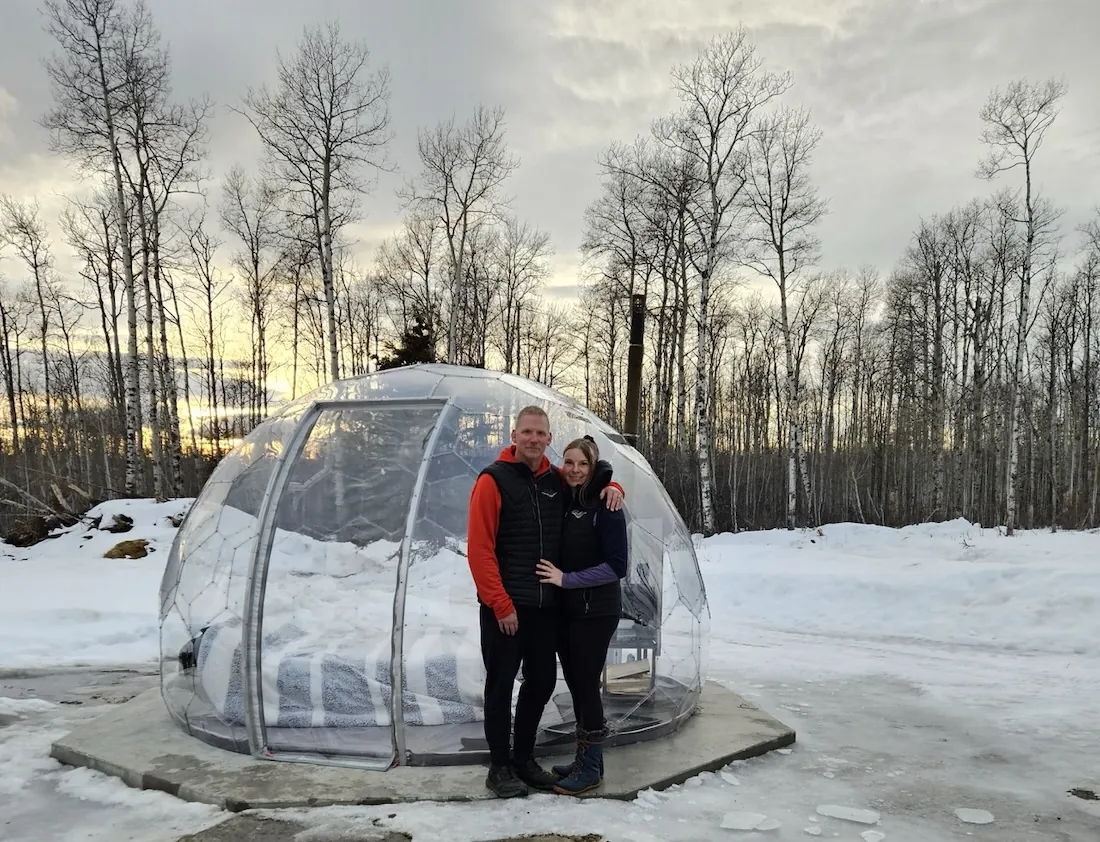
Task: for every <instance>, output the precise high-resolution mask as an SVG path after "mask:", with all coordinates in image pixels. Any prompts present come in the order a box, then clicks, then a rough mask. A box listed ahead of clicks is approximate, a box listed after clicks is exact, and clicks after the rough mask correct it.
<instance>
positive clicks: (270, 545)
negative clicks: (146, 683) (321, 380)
mask: <svg viewBox="0 0 1100 842" xmlns="http://www.w3.org/2000/svg"><path fill="white" fill-rule="evenodd" d="M446 408H447V402H446V401H444V400H430V399H424V400H373V401H324V402H317V403H315V404H313V406H312V407H311V408H310V409H309V411H308V412H307V413H306V414H305V415H304V417H303V419H302V422H301V424H300V425H299V427H298V429H297V430H296V431H295V434H294V436H293V437H292V438H291V440H290V441H288V442H287V445H286V450H285V452H284V453H283V454H282V458H281V460H280V463H279V466H278V469H277V470H276V471H274V472H273V475H272V478H271V482H270V484H269V485H268V488H267V492H266V494H265V498H264V501H263V505H262V507H261V511H260V526H259V540H258V541H257V546H256V553H255V556H254V558H253V564H252V575H251V578H250V582H249V588H248V596H247V599H246V604H245V615H244V623H243V634H244V646H243V651H244V668H245V669H244V671H245V675H246V681H245V685H246V718H247V721H248V732H249V744H250V748H251V751H252V753H253V754H254V755H256V756H258V757H266V758H270V759H276V760H308V761H309V762H314V763H330V764H334V765H346V766H355V767H361V768H374V769H385V768H389V767H390V766H391V765H393V764H394V763H395V762H398V763H401V762H404V761H403V760H401V759H399V758H403V757H404V756H405V754H404V735H403V733H402V731H403V718H404V717H403V715H402V710H403V707H406V706H407V699H405V700H403V698H402V697H403V696H406V695H407V692H406V693H405V694H402V693H395V690H394V688H395V687H402V686H404V685H405V683H406V682H405V680H404V668H405V664H404V662H403V656H402V633H401V630H402V628H403V624H404V593H405V580H406V572H407V569H408V555H409V545H410V542H411V535H412V526H413V523H414V522H415V512H416V511H417V509H418V507H419V505H420V502H419V501H420V489H421V487H422V486H423V484H424V473H425V470H426V467H425V466H426V464H427V463H426V461H425V458H424V457H425V454H426V453H427V454H430V453H431V452H432V450H433V448H434V446H435V440H436V437H437V436H438V435H439V429H440V426H441V425H440V418H441V415H442V414H443V413H444V411H445V410H446ZM410 513H412V514H410ZM395 714H396V717H395ZM395 723H396V724H395Z"/></svg>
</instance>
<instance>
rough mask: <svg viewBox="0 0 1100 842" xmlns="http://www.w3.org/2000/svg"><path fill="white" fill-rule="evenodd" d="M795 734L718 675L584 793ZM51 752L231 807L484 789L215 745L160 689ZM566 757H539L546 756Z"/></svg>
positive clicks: (685, 770) (431, 774) (692, 767)
mask: <svg viewBox="0 0 1100 842" xmlns="http://www.w3.org/2000/svg"><path fill="white" fill-rule="evenodd" d="M794 740H795V733H794V731H793V730H792V729H791V728H789V727H787V726H786V725H784V724H783V723H782V722H779V721H778V720H776V719H774V718H772V717H771V716H769V715H768V714H766V713H764V712H763V711H761V710H760V709H759V708H757V707H756V706H755V705H753V704H752V703H750V702H747V701H745V700H744V699H743V698H741V697H740V696H738V695H737V694H736V693H733V692H731V691H729V690H727V689H726V688H724V687H722V686H721V685H719V684H714V683H708V684H707V685H706V686H705V687H704V688H703V694H702V698H701V700H700V703H699V706H698V708H697V710H696V713H695V715H694V716H693V717H692V718H691V719H690V720H688V721H687V722H686V723H685V724H684V725H683V727H682V728H680V730H679V731H677V732H675V733H673V734H670V735H669V736H667V737H664V738H661V739H656V740H652V741H649V742H643V743H634V744H633V745H627V746H616V747H613V748H609V749H607V751H606V761H607V762H606V765H607V771H606V773H605V775H604V783H603V786H602V787H600V789H599V790H597V791H596V792H594V793H592V795H593V796H597V797H603V798H618V799H625V800H632V799H633V798H634V797H635V796H636V795H637V794H638V793H639V792H640V791H642V790H644V789H649V788H653V789H658V790H659V789H665V788H667V787H669V786H672V785H673V784H678V783H682V782H683V781H685V780H687V779H688V778H691V777H694V776H695V775H698V774H700V773H701V772H710V771H715V770H717V769H721V768H722V767H723V766H725V765H726V764H728V763H730V762H731V761H733V760H741V759H744V758H748V757H756V756H758V755H761V754H764V753H765V752H768V751H772V750H773V749H777V748H782V747H784V746H787V745H790V744H791V743H793V742H794ZM50 754H51V756H52V757H54V758H55V759H56V760H58V761H60V762H61V763H65V764H68V765H70V766H85V767H88V768H91V769H96V770H98V771H100V772H103V773H105V774H108V775H113V776H115V777H118V778H121V779H122V780H123V781H125V782H126V783H127V784H129V785H130V786H132V787H135V788H139V789H155V790H161V791H163V792H167V793H169V794H171V795H174V796H176V797H178V798H182V799H184V800H186V801H198V802H203V803H207V804H214V805H216V806H218V807H221V808H223V809H226V810H230V811H233V812H240V811H242V810H249V809H277V808H281V807H322V806H331V805H357V804H391V803H405V802H411V801H480V800H483V799H489V798H492V797H493V795H492V794H491V793H490V792H489V791H488V790H487V789H486V788H485V784H484V776H485V771H484V768H483V767H479V766H429V767H425V766H399V767H396V768H394V769H390V770H389V771H387V772H370V771H361V770H357V769H346V768H342V767H335V766H322V765H314V764H311V763H288V762H279V761H273V760H258V759H255V758H252V757H249V756H248V755H244V754H237V753H234V752H229V751H223V750H221V749H217V748H214V747H213V746H210V745H208V744H206V743H204V742H202V741H200V740H198V739H195V738H194V737H190V736H188V735H187V734H185V733H184V732H183V731H182V730H180V728H179V727H178V726H177V725H176V724H175V723H174V722H173V721H172V720H171V719H170V718H169V716H168V711H167V710H165V707H164V703H163V702H162V701H161V698H160V692H159V690H150V691H148V692H146V693H142V694H141V695H140V696H137V697H136V698H134V699H133V700H131V701H129V702H126V703H125V704H122V705H118V706H117V707H113V708H112V709H111V710H110V711H108V712H107V713H104V714H102V715H101V716H99V717H96V718H95V719H93V720H90V721H89V722H87V723H84V724H82V725H81V726H80V727H79V728H77V729H76V730H75V731H73V732H72V733H70V734H69V735H68V736H66V737H63V738H62V739H60V740H58V741H57V742H55V743H54V744H53V748H52V750H51V752H50ZM570 756H571V755H570ZM568 759H569V756H562V757H560V758H553V757H551V758H543V761H544V765H545V766H549V765H551V764H553V763H558V762H564V761H567V760H568Z"/></svg>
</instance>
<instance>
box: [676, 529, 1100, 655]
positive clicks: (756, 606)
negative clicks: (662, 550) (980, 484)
mask: <svg viewBox="0 0 1100 842" xmlns="http://www.w3.org/2000/svg"><path fill="white" fill-rule="evenodd" d="M697 550H698V552H699V560H700V565H701V567H702V570H703V579H704V581H705V582H706V584H707V596H708V599H709V601H710V605H711V613H712V616H713V618H714V621H713V622H712V629H713V630H714V637H715V639H716V640H717V641H720V640H722V639H727V640H733V639H736V636H737V635H738V634H739V631H742V630H744V628H745V627H752V628H758V629H770V630H774V631H782V632H795V633H802V634H810V635H825V636H835V637H860V638H876V639H880V640H885V639H890V640H894V641H896V642H906V641H910V642H913V643H935V644H943V645H952V646H961V647H965V646H972V647H981V648H995V649H1000V650H1006V651H1015V652H1019V653H1054V654H1080V655H1085V654H1087V655H1096V654H1100V533H1098V532H1096V531H1092V532H1060V533H1057V534H1051V533H1049V532H1046V531H1038V530H1036V531H1028V532H1020V533H1018V534H1017V535H1016V536H1015V537H1012V538H1008V537H1005V536H1004V535H1003V533H1001V532H1000V531H998V530H993V529H982V528H981V527H978V526H974V525H973V524H970V523H968V522H967V521H964V520H955V521H950V522H947V523H939V524H922V525H919V526H909V527H905V528H902V529H888V528H884V527H878V526H867V525H864V524H854V523H840V524H832V525H829V526H825V527H823V528H822V529H820V530H796V531H787V530H770V531H765V532H743V533H740V534H737V535H731V534H728V533H726V534H722V535H716V536H713V537H711V538H709V539H705V540H702V541H700V542H698V545H697ZM724 617H729V620H730V622H725V621H724V620H723V618H724Z"/></svg>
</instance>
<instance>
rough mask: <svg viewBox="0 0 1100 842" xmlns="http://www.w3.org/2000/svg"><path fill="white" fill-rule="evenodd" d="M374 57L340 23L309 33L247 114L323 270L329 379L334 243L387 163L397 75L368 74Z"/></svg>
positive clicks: (252, 97)
mask: <svg viewBox="0 0 1100 842" xmlns="http://www.w3.org/2000/svg"><path fill="white" fill-rule="evenodd" d="M369 59H370V52H369V50H368V49H367V46H366V44H364V43H362V42H349V41H345V40H344V39H343V38H342V36H341V35H340V28H339V26H338V25H337V24H336V23H328V24H327V25H325V26H324V27H315V28H309V29H306V31H305V34H304V36H303V38H302V40H301V41H300V42H299V44H298V49H297V52H296V54H295V55H294V56H293V57H292V58H290V59H286V58H284V57H283V56H282V55H281V54H278V55H277V73H278V78H279V81H278V83H277V85H276V86H275V88H274V89H273V90H270V89H268V88H267V86H263V87H261V88H259V89H251V88H250V89H249V91H248V94H247V95H246V97H245V100H244V102H245V108H244V109H243V110H242V111H241V113H243V114H244V115H245V116H246V117H247V118H248V120H249V122H250V123H251V124H252V126H253V127H254V128H255V129H256V132H257V134H258V135H259V137H260V140H261V141H262V142H263V144H264V148H265V150H266V152H267V155H268V159H269V162H270V164H271V165H272V168H273V171H274V174H275V175H276V176H277V178H278V181H279V183H280V184H281V185H283V186H284V187H285V188H286V189H287V190H289V191H290V193H291V194H292V196H293V197H294V200H295V203H296V206H297V210H296V213H297V214H299V215H300V216H301V217H302V218H304V219H305V220H307V221H308V223H309V226H310V230H311V233H312V236H313V239H314V241H315V246H316V254H317V257H318V260H319V263H320V268H321V283H322V289H323V292H324V304H325V333H326V336H327V341H328V375H329V378H330V379H331V380H336V379H337V378H339V377H340V354H339V347H338V342H337V337H336V290H335V285H334V282H333V241H334V238H335V235H336V231H337V229H338V228H339V227H340V224H341V222H342V223H344V224H346V223H347V222H348V221H350V220H351V218H352V216H353V214H354V203H355V197H356V196H357V195H358V194H361V193H363V192H364V191H365V190H366V188H367V186H368V185H367V181H366V179H365V178H364V176H363V171H364V169H368V170H375V171H377V170H381V169H384V168H386V167H387V166H388V164H387V157H386V149H387V146H388V145H389V142H390V139H391V132H390V113H389V96H390V76H389V71H388V70H387V69H386V68H382V69H380V70H377V71H375V72H373V73H371V72H368V63H369Z"/></svg>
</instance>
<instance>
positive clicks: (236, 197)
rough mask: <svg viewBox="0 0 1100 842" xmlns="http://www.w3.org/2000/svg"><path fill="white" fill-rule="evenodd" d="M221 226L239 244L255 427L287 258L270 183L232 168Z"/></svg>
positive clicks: (264, 402) (262, 407) (262, 409)
mask: <svg viewBox="0 0 1100 842" xmlns="http://www.w3.org/2000/svg"><path fill="white" fill-rule="evenodd" d="M220 212H221V220H222V225H224V226H225V228H226V229H227V230H228V231H230V232H231V233H232V234H233V235H234V236H235V237H236V238H237V239H238V240H239V241H240V248H238V249H237V250H236V251H234V253H233V265H234V267H235V268H236V269H237V271H238V272H240V274H241V277H242V278H243V280H244V289H243V299H244V304H245V306H247V308H248V313H249V319H250V323H249V328H250V329H249V333H250V338H251V340H252V355H251V361H250V365H251V369H252V371H251V374H250V376H251V378H252V380H253V382H254V383H255V385H256V395H255V398H256V399H255V400H253V401H252V402H251V405H250V406H249V412H250V415H251V420H252V423H253V424H258V423H259V422H260V420H261V419H262V418H264V417H265V416H266V415H267V410H268V377H269V375H270V369H271V355H270V354H269V353H268V347H267V343H268V339H269V338H270V337H269V334H270V333H271V323H272V313H271V310H272V308H273V306H274V301H273V299H274V296H275V291H276V285H277V283H278V281H279V278H280V273H281V272H282V268H283V262H284V260H285V259H286V252H285V248H284V236H283V230H282V221H283V218H282V214H281V213H280V210H279V205H278V195H277V193H276V190H275V188H274V185H272V184H271V183H270V182H267V181H262V180H256V179H252V178H250V177H249V176H248V175H247V174H246V173H245V171H244V169H243V168H242V167H240V166H234V167H232V168H230V170H229V173H228V174H227V175H226V177H225V181H224V182H223V184H222V204H221V211H220Z"/></svg>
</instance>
